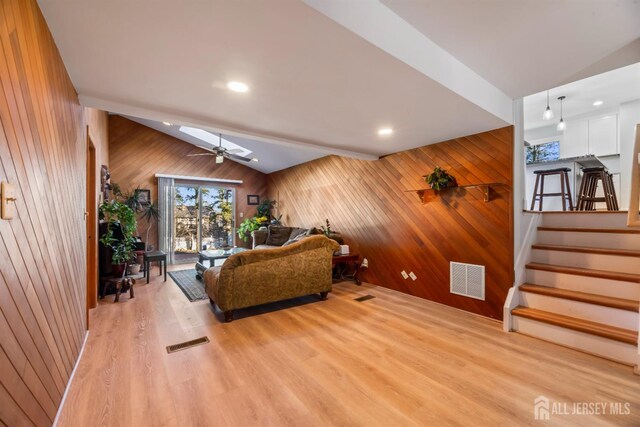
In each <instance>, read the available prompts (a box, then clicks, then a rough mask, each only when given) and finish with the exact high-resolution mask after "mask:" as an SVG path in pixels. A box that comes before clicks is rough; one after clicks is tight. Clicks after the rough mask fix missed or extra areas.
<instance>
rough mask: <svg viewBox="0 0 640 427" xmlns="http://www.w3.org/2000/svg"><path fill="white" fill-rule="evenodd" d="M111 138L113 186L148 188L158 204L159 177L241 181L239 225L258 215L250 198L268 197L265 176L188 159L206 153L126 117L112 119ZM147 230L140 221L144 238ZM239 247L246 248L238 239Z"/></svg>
mask: <svg viewBox="0 0 640 427" xmlns="http://www.w3.org/2000/svg"><path fill="white" fill-rule="evenodd" d="M109 138H110V142H109V159H110V164H111V182H112V183H117V184H119V185H120V186H121V187H122V188H123V189H127V188H131V189H133V188H136V187H137V186H139V187H140V188H149V189H151V198H152V199H153V200H154V201H155V202H157V200H158V181H157V179H156V178H155V174H156V173H164V174H171V175H182V176H197V177H207V178H221V179H238V180H242V181H243V184H242V185H232V187H235V188H236V195H237V199H238V200H237V205H236V215H237V217H236V224H239V223H240V222H241V221H242V220H243V218H241V217H240V214H241V213H243V214H244V217H245V218H246V217H249V216H253V215H254V214H255V212H256V210H255V206H247V195H248V194H258V195H259V196H260V197H261V198H262V197H264V196H265V195H266V193H267V191H266V190H267V187H266V185H267V177H266V175H265V174H263V173H261V172H258V171H256V170H254V169H251V168H249V167H247V166H245V165H242V164H239V163H236V162H233V161H230V160H227V159H225V161H224V163H222V164H220V165H218V164H216V163H215V160H214V158H213V157H210V156H198V157H187V154H190V153H198V152H203V150H200V149H199V148H197V147H195V146H193V145H191V144H188V143H186V142H184V141H181V140H179V139H177V138H174V137H172V136H170V135H167V134H165V133H162V132H158V131H156V130H154V129H151V128H149V127H146V126H144V125H141V124H139V123H136V122H134V121H131V120H129V119H126V118H124V117H121V116H115V115H114V116H110V118H109ZM146 229H147V225H146V223H144V221H138V231H139V233H140V235H141V236H142V237H143V238H144V236H145V230H146ZM151 230H152V231H151V233H150V236H149V241H150V243H151V244H152V245H154V246H155V247H157V246H158V244H157V242H158V229H157V226H156V225H154V226H153V227H152V229H151ZM236 243H237V244H238V246H241V245H242V244H243V242H242V241H241V240H240V239H238V238H237V237H236Z"/></svg>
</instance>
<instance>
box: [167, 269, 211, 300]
mask: <svg viewBox="0 0 640 427" xmlns="http://www.w3.org/2000/svg"><path fill="white" fill-rule="evenodd" d="M168 273H169V276H171V278H172V279H173V281H174V282H176V285H178V287H179V288H180V289H181V290H182V293H184V295H185V296H186V297H187V298H188V299H189V301H191V302H194V301H200V300H203V299H207V298H209V296H208V295H207V293H206V292H205V290H204V282H201V281H200V280H198V279H196V269H195V268H191V269H189V270H179V271H169V272H168Z"/></svg>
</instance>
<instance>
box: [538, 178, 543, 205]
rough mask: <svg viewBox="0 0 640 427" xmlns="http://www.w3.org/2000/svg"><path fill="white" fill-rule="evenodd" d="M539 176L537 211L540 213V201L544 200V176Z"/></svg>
mask: <svg viewBox="0 0 640 427" xmlns="http://www.w3.org/2000/svg"><path fill="white" fill-rule="evenodd" d="M540 175H541V178H540V203H539V204H538V210H539V211H542V199H543V198H544V174H540Z"/></svg>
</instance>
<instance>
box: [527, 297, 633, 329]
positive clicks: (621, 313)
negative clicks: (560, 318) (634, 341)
mask: <svg viewBox="0 0 640 427" xmlns="http://www.w3.org/2000/svg"><path fill="white" fill-rule="evenodd" d="M520 305H523V306H525V307H530V308H536V309H538V310H544V311H549V312H551V313H556V314H561V315H565V316H570V317H576V318H578V319H583V320H590V321H592V322H598V323H603V324H605V325H610V326H615V327H617V328H624V329H630V330H633V331H637V330H638V312H637V311H636V312H632V311H626V310H620V309H617V308H611V307H603V306H599V305H594V304H588V303H584V302H580V301H572V300H567V299H563V298H556V297H552V296H548V295H540V294H533V293H529V292H521V293H520Z"/></svg>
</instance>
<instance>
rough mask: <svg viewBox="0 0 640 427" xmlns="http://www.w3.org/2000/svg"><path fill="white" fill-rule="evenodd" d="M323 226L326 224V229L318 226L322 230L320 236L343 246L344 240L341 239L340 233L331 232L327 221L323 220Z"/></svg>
mask: <svg viewBox="0 0 640 427" xmlns="http://www.w3.org/2000/svg"><path fill="white" fill-rule="evenodd" d="M325 224H326V227H325V226H324V225H321V226H320V228H321V229H322V234H324V235H325V236H327V237H328V238H330V239H331V240H335V241H336V242H338V244H340V245H343V244H344V239H343V238H342V236H341V235H340V233H337V232H335V231H333V230H331V223H329V220H328V219H326V220H325Z"/></svg>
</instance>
